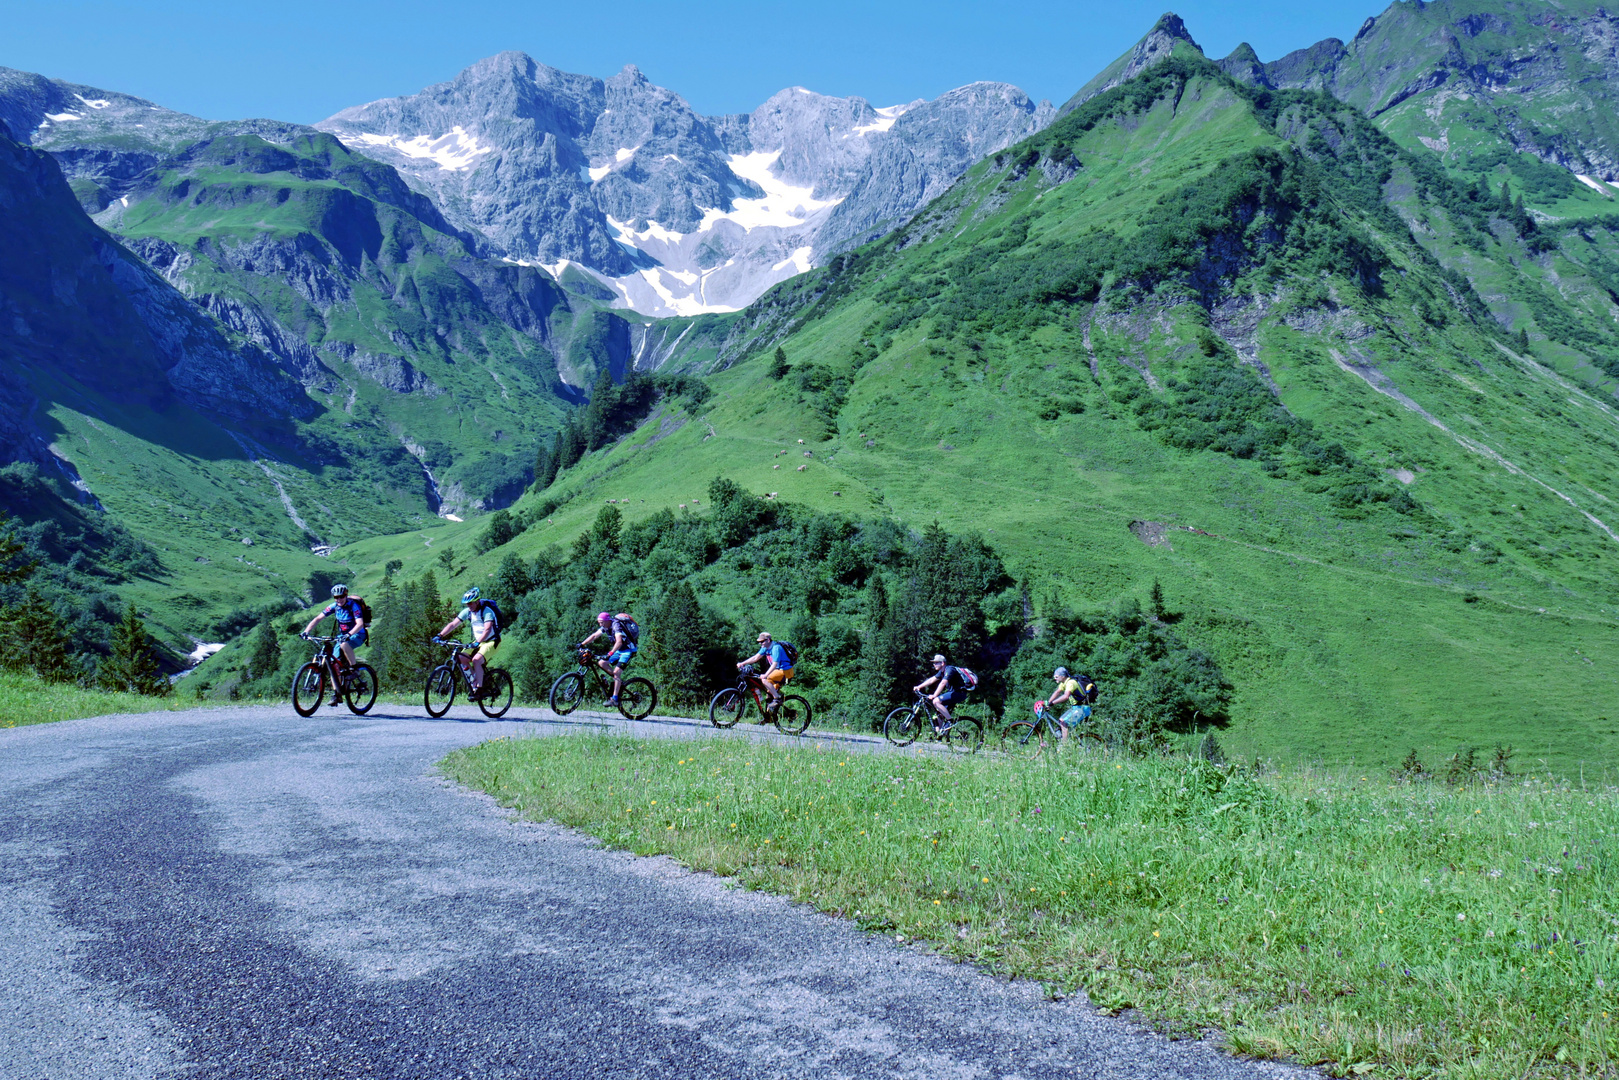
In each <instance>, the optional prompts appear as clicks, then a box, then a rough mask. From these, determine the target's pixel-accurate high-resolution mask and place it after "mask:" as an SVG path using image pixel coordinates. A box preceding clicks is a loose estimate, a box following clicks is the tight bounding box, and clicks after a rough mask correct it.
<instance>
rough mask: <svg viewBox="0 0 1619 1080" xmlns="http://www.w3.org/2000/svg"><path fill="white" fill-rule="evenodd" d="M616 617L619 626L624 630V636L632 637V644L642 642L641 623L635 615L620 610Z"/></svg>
mask: <svg viewBox="0 0 1619 1080" xmlns="http://www.w3.org/2000/svg"><path fill="white" fill-rule="evenodd" d="M614 618H615V619H616V620H617V621H618V628H619V629H620V630H622V631H624V636H625V637H627V638H629V639H630V644H631V645H639V644H641V624H640V623H638V622H636V621H635V619H634V617H633V616H630V615H627V614H625V613H624V612H622V611H621V612H619V613H618V614H617V615H615V616H614Z"/></svg>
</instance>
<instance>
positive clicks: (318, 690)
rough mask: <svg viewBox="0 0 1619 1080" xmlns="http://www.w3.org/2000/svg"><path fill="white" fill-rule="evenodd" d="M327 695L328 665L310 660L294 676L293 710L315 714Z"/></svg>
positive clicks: (300, 714) (304, 713) (299, 712)
mask: <svg viewBox="0 0 1619 1080" xmlns="http://www.w3.org/2000/svg"><path fill="white" fill-rule="evenodd" d="M325 696H326V665H324V664H317V663H315V662H314V661H310V662H309V663H307V664H305V665H304V666H303V667H301V668H299V669H298V674H296V675H294V676H293V677H292V711H293V712H295V713H297V714H298V715H299V716H313V715H315V710H316V709H318V708H320V703H321V701H322V700H324V699H325Z"/></svg>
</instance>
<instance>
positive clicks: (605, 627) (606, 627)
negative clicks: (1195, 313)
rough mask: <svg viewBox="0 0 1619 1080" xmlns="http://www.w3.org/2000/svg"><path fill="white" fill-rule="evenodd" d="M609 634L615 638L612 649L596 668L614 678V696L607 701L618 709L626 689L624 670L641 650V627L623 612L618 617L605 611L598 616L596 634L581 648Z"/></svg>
mask: <svg viewBox="0 0 1619 1080" xmlns="http://www.w3.org/2000/svg"><path fill="white" fill-rule="evenodd" d="M609 634H611V635H612V636H613V644H612V647H611V648H609V649H608V650H607V655H606V656H603V657H598V658H597V659H596V666H597V667H599V668H601V669H602V670H603V671H605V672H607V674H609V675H611V676H612V677H613V696H612V697H610V698H608V699H607V704H609V705H612V706H614V707H617V705H618V695H619V692H620V691H621V690H623V689H624V669H625V668H626V667H628V666H629V663H630V660H631V659H633V658H634V656H635V654H636V653H637V652H639V651H640V648H641V646H640V644H639V641H640V637H641V627H640V625H639V624H638V623H636V621H635V619H634V618H632V617H631V616H630V615H628V614H626V613H624V612H622V611H621V612H619V613H618V614H617V615H614V614H613V613H612V612H609V611H604V612H602V613H601V614H599V615H597V616H596V632H595V633H594V634H591V635H590V636H589V637H587V638H585V640H583V641H581V642H580V643H579V647H580V648H581V649H583V648H586V647H588V646H589V645H590V643H591V642H592V641H595V640H596V639H597V638H599V637H606V636H607V635H609Z"/></svg>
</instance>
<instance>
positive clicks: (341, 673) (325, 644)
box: [292, 634, 377, 716]
mask: <svg viewBox="0 0 1619 1080" xmlns="http://www.w3.org/2000/svg"><path fill="white" fill-rule="evenodd" d="M298 636H299V637H301V638H303V639H304V640H305V641H312V642H314V643H315V657H314V659H312V660H310V661H309V663H307V664H305V665H304V666H303V667H301V668H299V669H298V674H296V675H294V676H293V677H292V710H293V712H296V713H297V714H298V715H299V716H313V715H314V714H315V710H316V709H318V708H320V705H321V702H322V701H324V700H325V698H326V690H327V688H328V687H331V688H332V702H331V703H332V704H333V705H336V704H337V703H338V702H339V701H342V702H345V703H346V704H347V705H348V707H349V712H351V713H354V714H355V715H356V716H364V715H365V714H366V713H368V712H370V711H371V706H372V705H374V704H376V700H377V673H376V671H374V670H373V669H372V667H371V665H370V664H358V663H357V664H354V665H353V666H352V667H351V666H350V665H349V664H348V662H347V661H345V660H343V659H342V654H341V653H339V652H338V648H337V646H338V642H339V638H340V637H341V636H342V635H339V636H338V637H311V636H309V635H308V634H300V635H298Z"/></svg>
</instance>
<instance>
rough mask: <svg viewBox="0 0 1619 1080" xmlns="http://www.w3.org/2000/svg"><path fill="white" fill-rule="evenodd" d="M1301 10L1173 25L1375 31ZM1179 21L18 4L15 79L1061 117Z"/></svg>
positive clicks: (1208, 6)
mask: <svg viewBox="0 0 1619 1080" xmlns="http://www.w3.org/2000/svg"><path fill="white" fill-rule="evenodd" d="M1376 2H1378V3H1379V6H1378V7H1376V8H1373V7H1368V8H1366V9H1365V10H1361V9H1359V8H1353V7H1345V6H1344V5H1341V4H1324V3H1308V2H1307V3H1302V4H1301V3H1299V2H1298V0H1247V2H1244V3H1235V2H1227V0H1197V2H1195V3H1183V4H1180V5H1178V6H1176V7H1175V8H1174V9H1173V10H1175V11H1176V12H1177V13H1178V14H1179V15H1180V16H1181V17H1182V18H1184V19H1185V20H1186V24H1187V27H1188V28H1189V29H1190V30H1191V32H1192V36H1193V37H1194V38H1196V39H1197V41H1198V43H1199V44H1200V45H1202V46H1203V48H1204V51H1205V52H1207V53H1208V54H1209V55H1210V56H1215V57H1219V56H1224V55H1225V54H1226V53H1228V52H1230V51H1231V50H1232V49H1233V48H1235V47H1236V45H1237V43H1238V42H1240V41H1247V42H1249V43H1250V44H1252V45H1253V46H1254V48H1255V49H1256V50H1258V52H1259V55H1260V57H1261V58H1262V59H1265V60H1272V59H1275V58H1276V57H1278V56H1280V55H1282V54H1283V53H1286V52H1289V51H1291V50H1293V49H1297V48H1303V47H1305V46H1307V45H1310V44H1311V43H1313V42H1315V41H1318V40H1320V39H1321V38H1323V37H1338V38H1343V39H1345V40H1348V39H1349V38H1350V37H1351V36H1353V35H1354V33H1355V31H1356V30H1357V29H1358V28H1359V26H1360V23H1361V22H1362V20H1364V19H1365V18H1366V16H1368V15H1373V14H1377V12H1378V11H1380V10H1382V8H1381V0H1376ZM1164 10H1165V4H1164V0H1155V2H1154V3H1151V4H1147V5H1141V4H1132V3H1099V2H1091V0H1082V2H1069V3H1059V2H1052V0H1023V2H1004V0H1003V2H1000V3H994V4H985V3H976V4H974V3H953V2H949V0H933V2H900V0H866V2H849V0H814V2H803V3H797V4H769V3H766V4H760V3H758V2H757V0H753V2H747V3H733V2H709V3H704V2H696V3H694V2H692V0H685V2H680V3H675V2H667V0H666V2H663V3H649V2H643V0H619V2H616V3H608V4H603V3H600V2H599V0H597V2H585V3H580V2H578V0H574V2H571V3H557V2H554V0H541V2H539V3H534V2H532V0H530V2H528V3H521V2H517V0H462V2H459V3H455V4H442V3H437V4H434V3H426V2H423V0H390V2H388V3H381V2H378V0H355V2H345V0H337V2H333V0H325V2H322V3H315V2H312V0H278V2H276V3H273V4H272V3H264V2H262V0H259V2H255V0H236V2H235V3H221V2H219V0H206V2H203V0H175V2H168V3H164V2H147V3H139V4H137V3H132V2H128V0H125V2H121V3H113V2H105V0H95V2H78V0H49V2H43V0H8V3H7V4H6V7H5V15H4V19H3V21H4V24H5V25H4V32H3V34H0V65H4V66H6V67H14V68H21V69H22V70H25V71H37V72H40V73H42V74H45V75H50V76H53V77H56V78H61V79H67V80H69V81H71V82H79V83H85V84H88V85H91V86H97V87H100V88H102V89H108V90H120V91H123V92H125V93H131V94H135V95H138V96H140V97H145V98H149V99H151V100H153V101H156V102H158V103H160V104H163V105H166V106H168V107H169V108H173V109H179V110H181V111H183V112H190V113H195V114H197V115H199V116H204V117H207V118H209V119H219V120H224V119H235V118H239V117H247V116H268V117H274V118H276V119H279V120H290V121H297V122H303V123H312V122H314V121H316V120H320V119H322V118H324V117H326V116H328V115H330V114H331V113H334V112H336V111H337V110H338V109H340V108H343V107H345V106H348V105H356V104H360V103H362V102H366V101H371V100H374V99H376V98H380V97H391V96H394V95H397V94H411V93H415V92H416V91H418V90H420V89H421V88H422V87H424V86H428V85H431V84H433V83H436V82H443V81H445V80H447V79H450V78H452V77H453V76H454V75H455V73H456V72H457V71H460V70H461V69H462V68H464V67H466V66H467V65H468V64H470V63H472V62H473V61H475V60H478V59H480V58H482V57H485V56H489V55H491V54H493V53H496V52H499V51H501V50H502V49H518V50H521V51H523V52H526V53H528V54H529V55H531V56H533V57H534V58H535V59H537V60H539V61H541V62H543V63H547V64H550V65H552V66H553V67H558V68H562V69H563V70H565V71H573V72H580V73H583V74H588V75H596V76H599V77H603V78H605V77H606V76H608V75H611V74H613V73H614V72H615V71H618V70H619V69H620V68H622V67H623V66H624V65H625V64H631V63H633V64H635V65H637V66H638V67H640V68H641V70H642V71H644V72H645V73H646V74H647V76H648V78H650V79H652V80H653V81H654V82H656V83H659V84H660V85H663V86H667V87H669V88H670V89H672V90H674V91H676V92H677V93H679V94H681V95H682V96H684V97H685V98H686V100H687V101H689V102H691V104H692V106H693V107H694V108H696V109H697V110H698V111H699V112H701V113H705V114H716V113H726V112H747V111H751V110H752V109H753V108H755V107H756V106H758V105H759V104H760V103H761V102H763V101H764V100H765V98H767V97H769V96H770V95H771V94H772V93H774V92H775V91H777V90H780V89H781V88H783V87H786V86H794V85H798V86H806V87H809V88H810V89H812V90H816V91H819V92H821V93H826V94H838V95H849V94H859V95H861V96H863V97H865V98H867V99H869V100H870V101H871V102H872V104H874V105H879V106H881V105H892V104H897V103H899V102H904V101H911V100H914V99H916V98H931V97H936V96H938V95H939V94H940V93H942V92H944V91H945V90H949V89H951V88H952V87H956V86H960V85H961V84H963V83H968V82H973V81H975V80H979V79H989V80H997V81H1002V82H1010V83H1014V84H1016V85H1018V86H1021V87H1022V88H1023V89H1024V90H1026V91H1028V92H1029V93H1030V95H1032V96H1033V97H1035V98H1036V99H1039V98H1050V99H1051V100H1052V101H1053V102H1056V103H1058V104H1061V103H1062V102H1063V101H1064V100H1065V99H1067V97H1068V96H1069V95H1070V94H1072V93H1073V92H1074V91H1075V90H1077V89H1078V88H1079V87H1080V86H1081V85H1082V84H1083V83H1084V82H1085V80H1086V79H1088V78H1090V76H1091V75H1093V74H1094V73H1095V72H1096V71H1097V70H1098V69H1100V68H1101V67H1103V66H1104V65H1105V64H1107V63H1108V62H1109V61H1111V60H1112V59H1113V58H1114V57H1116V56H1117V55H1118V54H1119V53H1121V52H1123V51H1124V50H1125V49H1127V48H1129V47H1130V45H1132V44H1133V43H1134V42H1135V41H1136V40H1137V39H1138V38H1140V37H1141V35H1142V34H1144V33H1145V32H1146V31H1147V30H1148V29H1149V28H1150V27H1151V26H1152V24H1153V22H1154V21H1155V20H1156V19H1157V18H1158V16H1159V15H1160V14H1162V13H1163V11H1164Z"/></svg>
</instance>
